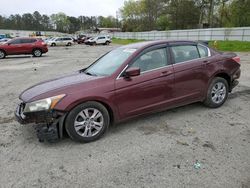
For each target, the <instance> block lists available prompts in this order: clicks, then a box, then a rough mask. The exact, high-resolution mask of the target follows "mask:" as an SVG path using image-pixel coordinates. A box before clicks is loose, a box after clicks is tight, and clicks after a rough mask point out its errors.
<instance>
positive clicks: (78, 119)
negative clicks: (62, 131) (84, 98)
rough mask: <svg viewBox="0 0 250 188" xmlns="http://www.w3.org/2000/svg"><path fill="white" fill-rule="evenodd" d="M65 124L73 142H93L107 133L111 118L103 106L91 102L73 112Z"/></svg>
mask: <svg viewBox="0 0 250 188" xmlns="http://www.w3.org/2000/svg"><path fill="white" fill-rule="evenodd" d="M93 115H94V117H92V116H93ZM65 123H66V124H65V128H66V131H67V133H68V135H69V136H70V138H71V139H72V140H74V141H77V142H92V141H95V140H97V139H99V138H100V137H101V136H102V135H103V134H104V133H105V132H106V130H107V129H108V127H109V124H110V116H109V113H108V110H107V109H106V108H105V107H104V106H103V105H102V104H100V103H98V102H94V101H89V102H86V103H83V104H80V105H78V106H77V107H75V108H74V109H73V110H71V111H70V112H69V114H68V116H67V118H66V121H65Z"/></svg>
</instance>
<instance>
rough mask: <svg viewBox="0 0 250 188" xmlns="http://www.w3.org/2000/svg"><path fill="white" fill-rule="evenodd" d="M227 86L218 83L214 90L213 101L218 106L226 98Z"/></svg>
mask: <svg viewBox="0 0 250 188" xmlns="http://www.w3.org/2000/svg"><path fill="white" fill-rule="evenodd" d="M226 92H227V89H226V86H225V84H224V83H222V82H217V83H216V84H214V86H213V88H212V93H211V94H212V101H213V102H214V103H216V104H219V103H221V102H223V100H224V99H225V97H226Z"/></svg>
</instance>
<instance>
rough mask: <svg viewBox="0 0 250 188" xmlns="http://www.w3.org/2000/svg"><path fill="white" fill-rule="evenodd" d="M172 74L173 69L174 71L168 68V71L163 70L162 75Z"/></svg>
mask: <svg viewBox="0 0 250 188" xmlns="http://www.w3.org/2000/svg"><path fill="white" fill-rule="evenodd" d="M170 74H173V71H172V70H166V71H163V72H161V75H162V76H168V75H170Z"/></svg>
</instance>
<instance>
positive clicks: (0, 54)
mask: <svg viewBox="0 0 250 188" xmlns="http://www.w3.org/2000/svg"><path fill="white" fill-rule="evenodd" d="M4 57H5V54H4V52H3V51H0V59H2V58H4Z"/></svg>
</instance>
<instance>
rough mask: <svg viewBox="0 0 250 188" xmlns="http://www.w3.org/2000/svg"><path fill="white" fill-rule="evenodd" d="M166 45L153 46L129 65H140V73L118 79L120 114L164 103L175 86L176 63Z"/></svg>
mask: <svg viewBox="0 0 250 188" xmlns="http://www.w3.org/2000/svg"><path fill="white" fill-rule="evenodd" d="M169 62H170V61H169V58H168V53H167V49H166V47H162V48H154V49H151V50H148V51H146V52H144V53H143V54H141V55H139V57H137V58H136V59H135V60H134V62H133V63H132V64H131V65H130V66H129V67H139V68H140V70H141V74H140V75H139V76H136V77H131V78H130V79H126V78H124V77H123V76H121V77H120V78H118V79H117V80H116V81H115V88H116V97H115V102H116V104H117V106H118V108H119V113H120V118H121V119H126V118H128V117H131V116H136V115H140V114H144V113H147V112H150V111H154V110H157V109H159V108H161V107H164V106H165V105H166V104H167V101H168V100H170V99H171V98H172V93H173V89H174V72H173V66H172V64H170V63H169Z"/></svg>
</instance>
